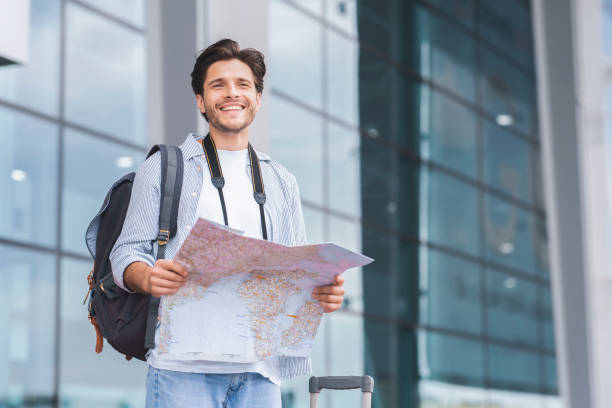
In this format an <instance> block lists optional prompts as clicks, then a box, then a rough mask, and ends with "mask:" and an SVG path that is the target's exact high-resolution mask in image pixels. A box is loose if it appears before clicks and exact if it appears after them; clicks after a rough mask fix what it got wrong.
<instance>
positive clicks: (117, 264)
mask: <svg viewBox="0 0 612 408" xmlns="http://www.w3.org/2000/svg"><path fill="white" fill-rule="evenodd" d="M160 168H161V155H160V153H159V152H158V153H156V154H154V155H153V156H151V157H149V158H148V159H147V160H146V161H145V162H144V163H143V164H142V165H141V166H140V168H139V169H138V171H137V172H136V176H135V178H134V184H133V185H132V194H131V198H130V204H129V205H128V209H127V214H126V216H125V220H124V221H123V228H122V229H121V233H120V234H119V237H118V238H117V241H116V242H115V245H114V246H113V249H112V250H111V253H110V257H109V258H110V262H111V268H112V271H113V279H114V281H115V284H116V285H117V286H119V287H120V288H122V289H124V290H126V291H127V292H132V291H131V290H129V289H128V288H127V287H126V285H125V282H124V280H123V274H124V272H125V269H126V268H127V267H128V266H129V265H130V264H132V263H134V262H138V261H142V262H145V263H147V264H148V265H151V266H153V265H154V264H155V255H154V245H153V243H154V242H155V240H156V239H157V234H158V225H159V200H160V191H159V190H160V189H159V186H160V182H161V174H160Z"/></svg>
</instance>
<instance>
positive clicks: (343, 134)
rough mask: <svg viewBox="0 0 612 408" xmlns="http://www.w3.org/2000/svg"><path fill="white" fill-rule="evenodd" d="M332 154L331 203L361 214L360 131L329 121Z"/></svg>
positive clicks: (330, 163) (329, 142) (329, 152)
mask: <svg viewBox="0 0 612 408" xmlns="http://www.w3.org/2000/svg"><path fill="white" fill-rule="evenodd" d="M327 133H328V138H327V140H328V143H327V144H328V148H327V154H328V157H329V176H328V178H327V179H328V180H329V184H328V187H329V205H330V207H331V208H332V209H334V210H336V211H339V212H342V213H345V214H348V215H351V216H353V217H360V216H361V175H360V150H359V146H360V133H359V131H357V130H351V129H347V128H346V127H344V126H339V125H336V124H334V123H332V122H328V123H327Z"/></svg>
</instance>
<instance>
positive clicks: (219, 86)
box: [213, 83, 223, 88]
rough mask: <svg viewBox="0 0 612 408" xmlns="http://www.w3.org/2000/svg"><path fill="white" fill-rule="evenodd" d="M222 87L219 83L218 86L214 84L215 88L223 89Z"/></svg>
mask: <svg viewBox="0 0 612 408" xmlns="http://www.w3.org/2000/svg"><path fill="white" fill-rule="evenodd" d="M222 86H223V85H221V84H219V83H217V84H214V85H213V88H221V87H222Z"/></svg>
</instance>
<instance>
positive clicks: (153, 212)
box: [110, 134, 311, 380]
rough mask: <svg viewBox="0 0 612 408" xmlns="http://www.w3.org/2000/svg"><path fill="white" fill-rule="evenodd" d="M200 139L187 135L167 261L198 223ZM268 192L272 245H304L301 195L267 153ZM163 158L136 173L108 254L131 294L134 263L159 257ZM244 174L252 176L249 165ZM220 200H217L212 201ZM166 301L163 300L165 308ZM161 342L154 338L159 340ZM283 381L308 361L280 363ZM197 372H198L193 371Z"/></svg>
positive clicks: (307, 367) (157, 156)
mask: <svg viewBox="0 0 612 408" xmlns="http://www.w3.org/2000/svg"><path fill="white" fill-rule="evenodd" d="M201 138H202V136H198V135H195V134H189V135H188V136H187V138H186V139H185V141H184V142H183V144H182V145H181V151H182V153H183V160H184V175H183V188H182V191H181V198H180V201H179V210H178V222H177V233H176V236H175V237H174V238H172V239H171V240H170V241H169V242H168V244H167V246H166V258H167V259H172V258H173V257H174V255H175V254H176V253H177V251H178V249H179V248H180V247H181V245H182V243H183V241H184V240H185V238H187V235H189V232H190V231H191V228H192V226H193V225H194V224H195V222H196V220H197V206H198V200H199V196H200V192H201V190H202V182H203V172H202V169H204V168H205V167H204V166H207V164H206V157H205V156H204V151H203V149H202V145H201V144H200V143H198V140H199V139H201ZM257 156H258V157H259V161H260V163H261V173H262V177H263V181H264V186H265V193H266V203H265V205H264V211H265V217H266V226H267V228H268V231H267V232H268V239H269V240H270V241H272V242H276V243H279V244H283V245H287V246H296V245H304V244H306V231H305V228H304V219H303V216H302V207H301V204H300V194H299V190H298V185H297V182H296V180H295V177H294V176H293V175H292V174H291V173H290V172H289V171H287V170H286V169H285V168H284V167H283V166H281V165H280V164H278V163H276V162H274V161H272V160H271V159H270V157H269V156H268V155H266V154H264V153H260V152H257ZM160 167H161V156H160V154H159V153H155V154H154V155H153V156H151V157H150V158H148V159H147V160H146V161H145V162H144V163H143V164H142V165H141V166H140V168H139V169H138V171H137V172H136V177H135V178H134V184H133V186H132V197H131V199H130V204H129V207H128V210H127V214H126V217H125V221H124V223H123V229H122V230H121V234H120V235H119V237H118V238H117V241H116V243H115V246H114V247H113V250H112V251H111V254H110V261H111V266H112V270H113V277H114V280H115V283H116V284H117V285H118V286H119V287H121V288H123V289H125V290H128V289H127V288H126V287H125V285H124V281H123V273H124V271H125V269H126V268H127V267H128V266H129V265H130V264H131V263H133V262H138V261H141V262H145V263H147V264H148V265H151V266H152V265H154V264H155V259H156V254H157V249H158V245H157V241H156V240H157V235H158V232H159V231H158V223H159V202H160V185H161V172H160ZM245 172H247V173H248V174H249V177H250V174H251V169H250V164H249V163H248V162H247V166H246V168H245ZM211 199H214V200H218V199H219V197H218V195H216V196H214V197H211ZM163 301H164V297H162V304H163ZM157 337H158V336H156V338H157ZM155 355H156V353H155V350H152V351H151V352H150V353H149V355H148V361H149V363H152V362H153V361H151V360H154V359H155ZM277 361H278V367H277V368H278V370H275V371H277V372H278V375H279V379H280V380H285V379H289V378H292V377H295V376H299V375H306V374H309V373H310V369H311V364H310V358H308V357H286V356H281V357H279V358H278V359H277ZM194 371H196V370H195V368H194Z"/></svg>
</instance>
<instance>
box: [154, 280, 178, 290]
mask: <svg viewBox="0 0 612 408" xmlns="http://www.w3.org/2000/svg"><path fill="white" fill-rule="evenodd" d="M181 286H183V282H176V281H169V280H166V279H161V278H157V277H151V287H156V288H170V289H178V288H180V287H181Z"/></svg>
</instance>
